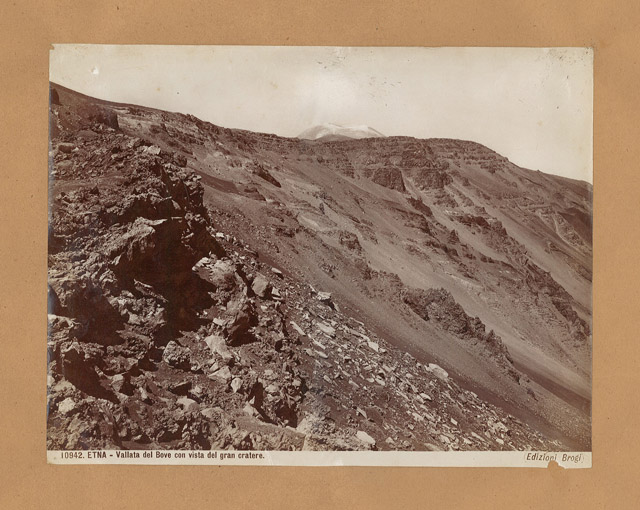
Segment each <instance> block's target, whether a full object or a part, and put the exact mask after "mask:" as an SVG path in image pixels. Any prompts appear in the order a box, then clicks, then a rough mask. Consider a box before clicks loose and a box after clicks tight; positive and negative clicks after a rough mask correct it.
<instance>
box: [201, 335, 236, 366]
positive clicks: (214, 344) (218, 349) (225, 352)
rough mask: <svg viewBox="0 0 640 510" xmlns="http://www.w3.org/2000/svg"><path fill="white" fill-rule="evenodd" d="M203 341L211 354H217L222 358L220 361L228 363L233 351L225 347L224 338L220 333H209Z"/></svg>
mask: <svg viewBox="0 0 640 510" xmlns="http://www.w3.org/2000/svg"><path fill="white" fill-rule="evenodd" d="M204 341H205V343H206V344H207V346H208V347H209V349H210V350H211V352H212V353H213V354H217V355H218V356H220V357H221V358H222V361H224V362H225V363H228V362H229V361H231V360H232V359H233V353H232V352H231V350H230V349H229V348H228V347H227V344H226V343H225V340H224V338H223V337H221V336H220V335H209V336H208V337H206V338H205V339H204Z"/></svg>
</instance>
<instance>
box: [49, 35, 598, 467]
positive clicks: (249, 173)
mask: <svg viewBox="0 0 640 510" xmlns="http://www.w3.org/2000/svg"><path fill="white" fill-rule="evenodd" d="M49 65H50V69H49V80H50V81H49V101H48V107H49V168H48V176H49V187H48V192H49V203H48V213H49V218H48V227H49V229H48V258H47V260H48V309H47V313H48V334H47V339H46V340H47V361H48V363H47V383H46V384H47V402H46V405H47V409H46V430H47V433H46V441H47V452H48V459H49V462H53V463H65V462H68V463H92V462H106V463H128V462H134V463H135V462H140V463H168V464H170V463H183V462H192V463H197V462H198V459H202V463H203V464H207V463H211V464H216V463H224V462H225V459H227V461H229V462H230V463H249V464H251V463H255V464H280V465H339V464H341V465H442V466H446V465H465V466H473V465H513V466H542V467H544V466H546V465H547V464H548V462H549V461H550V460H555V461H556V462H558V463H560V464H562V465H564V466H566V467H590V466H591V399H592V259H593V256H592V223H593V207H592V194H593V187H592V183H593V163H592V158H593V51H592V50H591V49H589V48H577V47H574V48H480V47H477V48H472V47H468V48H446V47H445V48H424V47H314V46H305V47H302V46H288V47H285V46H144V45H141V46H131V45H80V44H55V45H53V47H52V49H51V51H50V61H49ZM43 104H44V103H43ZM43 171H44V170H43ZM464 452H473V453H472V454H469V455H464ZM482 454H486V456H485V457H483V456H482ZM483 459H484V460H483Z"/></svg>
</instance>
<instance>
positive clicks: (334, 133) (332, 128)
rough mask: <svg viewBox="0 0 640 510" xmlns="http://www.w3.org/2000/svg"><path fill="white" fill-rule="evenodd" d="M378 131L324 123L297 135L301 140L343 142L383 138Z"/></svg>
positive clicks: (370, 128) (366, 127)
mask: <svg viewBox="0 0 640 510" xmlns="http://www.w3.org/2000/svg"><path fill="white" fill-rule="evenodd" d="M384 137H385V135H383V134H382V133H381V132H380V131H378V130H376V129H373V128H372V127H370V126H366V125H364V124H362V125H350V126H343V125H340V124H333V123H326V124H319V125H317V126H313V127H311V128H309V129H307V130H306V131H303V132H302V133H300V134H299V135H298V138H302V139H303V140H321V139H322V140H345V139H349V138H351V139H356V140H360V139H362V138H384Z"/></svg>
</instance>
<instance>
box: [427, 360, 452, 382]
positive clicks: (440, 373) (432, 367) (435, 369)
mask: <svg viewBox="0 0 640 510" xmlns="http://www.w3.org/2000/svg"><path fill="white" fill-rule="evenodd" d="M424 369H425V370H426V371H427V372H431V373H432V374H433V375H435V376H436V377H437V378H438V379H442V380H443V381H446V380H447V379H448V378H449V373H448V372H447V371H446V370H445V369H444V368H442V367H440V366H438V365H436V364H435V363H429V366H426V367H424Z"/></svg>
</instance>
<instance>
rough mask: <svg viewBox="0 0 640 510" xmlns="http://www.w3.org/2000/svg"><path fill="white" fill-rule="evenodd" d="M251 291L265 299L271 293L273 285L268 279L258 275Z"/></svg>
mask: <svg viewBox="0 0 640 510" xmlns="http://www.w3.org/2000/svg"><path fill="white" fill-rule="evenodd" d="M251 290H252V291H253V293H254V294H255V295H256V296H258V297H259V298H262V299H264V298H265V297H267V296H268V295H269V294H270V292H271V283H270V282H269V280H267V278H266V277H264V276H263V275H261V274H260V273H258V275H257V276H256V277H255V279H254V280H253V283H252V284H251Z"/></svg>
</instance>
